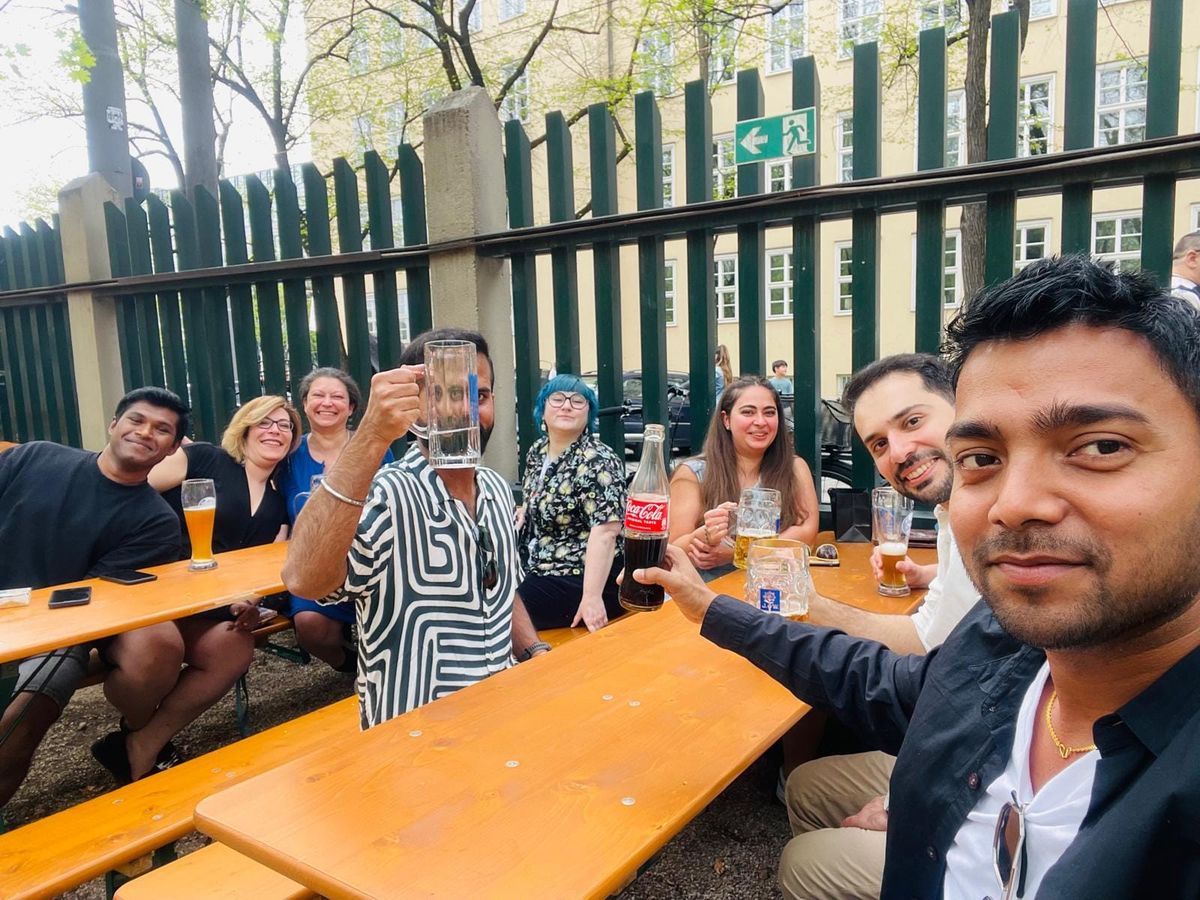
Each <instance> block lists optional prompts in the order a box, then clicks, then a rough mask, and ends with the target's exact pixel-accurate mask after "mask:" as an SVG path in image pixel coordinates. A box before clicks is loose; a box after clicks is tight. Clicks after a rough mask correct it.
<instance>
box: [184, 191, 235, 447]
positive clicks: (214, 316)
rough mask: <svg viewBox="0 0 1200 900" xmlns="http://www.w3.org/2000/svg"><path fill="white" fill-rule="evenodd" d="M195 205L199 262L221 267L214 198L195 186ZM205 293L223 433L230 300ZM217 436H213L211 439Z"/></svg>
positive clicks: (216, 290) (229, 386)
mask: <svg viewBox="0 0 1200 900" xmlns="http://www.w3.org/2000/svg"><path fill="white" fill-rule="evenodd" d="M192 193H193V196H194V197H195V205H196V236H197V246H198V247H199V250H200V265H201V266H202V267H204V268H219V267H220V266H221V258H222V254H221V217H220V213H219V212H218V211H217V198H216V197H214V196H213V195H212V194H211V193H209V191H208V189H207V188H205V187H203V186H201V185H197V186H196V187H195V188H194V189H193V192H192ZM203 295H204V314H205V320H204V332H205V336H206V337H207V338H208V342H209V343H208V353H209V354H210V363H209V365H210V370H209V372H210V376H211V377H212V379H213V384H212V392H213V399H214V401H215V403H216V424H217V432H218V433H223V432H224V431H225V426H226V425H227V424H229V420H230V419H231V418H233V413H234V410H235V409H237V394H236V388H235V385H234V379H233V339H232V338H231V336H230V334H229V300H228V298H227V297H226V294H225V287H224V286H223V285H222V286H217V287H208V288H204V290H203ZM214 439H216V438H214Z"/></svg>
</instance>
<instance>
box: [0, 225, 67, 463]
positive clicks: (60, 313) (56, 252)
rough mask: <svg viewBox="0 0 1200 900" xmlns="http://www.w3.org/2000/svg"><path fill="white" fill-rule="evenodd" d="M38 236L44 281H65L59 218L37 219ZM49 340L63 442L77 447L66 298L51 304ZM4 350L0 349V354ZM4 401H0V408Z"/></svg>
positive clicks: (57, 282) (59, 282)
mask: <svg viewBox="0 0 1200 900" xmlns="http://www.w3.org/2000/svg"><path fill="white" fill-rule="evenodd" d="M37 230H38V239H39V240H40V241H41V244H42V249H43V255H44V258H45V262H46V277H47V279H48V280H47V282H46V283H47V284H62V283H63V282H64V281H65V280H66V276H65V275H64V274H63V259H62V233H61V232H60V231H59V227H58V217H57V216H55V217H54V224H53V225H48V224H46V222H45V221H44V220H43V219H38V222H37ZM50 328H51V341H52V343H53V346H54V352H55V353H56V354H57V357H58V369H59V373H60V378H61V390H62V397H61V408H62V411H63V419H64V427H65V429H66V438H65V440H66V442H67V443H68V444H70V445H71V446H72V447H79V446H81V445H82V443H83V440H82V436H81V434H80V427H79V401H78V394H76V393H75V361H74V358H73V350H72V347H71V323H70V321H69V320H68V318H67V304H66V302H65V301H63V300H60V301H59V302H56V303H53V304H51V307H50ZM2 352H3V350H2V349H0V353H2ZM4 405H5V404H4V403H3V401H2V400H0V408H2V407H3V406H4Z"/></svg>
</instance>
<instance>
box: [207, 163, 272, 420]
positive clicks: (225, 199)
mask: <svg viewBox="0 0 1200 900" xmlns="http://www.w3.org/2000/svg"><path fill="white" fill-rule="evenodd" d="M217 191H218V193H219V194H220V195H221V226H222V230H223V231H224V233H225V263H226V264H227V265H230V266H240V265H245V264H246V263H248V262H249V261H250V257H249V255H248V254H247V253H246V207H245V205H244V204H243V203H242V197H241V195H240V194H239V193H238V192H237V188H235V187H234V186H233V184H232V183H231V182H229V181H227V180H225V179H221V182H220V184H218V185H217ZM229 318H230V320H231V321H232V323H233V356H234V362H235V363H236V364H237V386H238V403H245V402H246V401H247V400H249V399H251V398H253V397H261V396H262V393H263V386H262V374H261V372H262V369H261V363H260V362H259V358H258V344H259V339H258V329H257V327H256V325H255V321H254V295H253V294H252V293H251V290H250V285H248V284H245V283H241V284H231V285H230V286H229Z"/></svg>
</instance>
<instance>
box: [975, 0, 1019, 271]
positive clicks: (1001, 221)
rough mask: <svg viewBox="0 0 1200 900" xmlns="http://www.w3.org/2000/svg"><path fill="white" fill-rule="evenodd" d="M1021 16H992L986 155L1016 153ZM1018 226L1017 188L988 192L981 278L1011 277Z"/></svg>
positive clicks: (1013, 12)
mask: <svg viewBox="0 0 1200 900" xmlns="http://www.w3.org/2000/svg"><path fill="white" fill-rule="evenodd" d="M1020 28H1021V20H1020V14H1019V13H1018V12H1017V10H1015V9H1010V10H1009V11H1008V12H1006V13H1001V14H1000V15H998V16H995V17H994V18H993V19H992V54H991V57H990V60H989V62H990V63H991V72H990V78H989V83H988V108H989V112H988V133H987V156H988V159H989V160H996V159H1012V158H1014V157H1015V156H1016V155H1017V70H1018V67H1019V65H1020V62H1021V37H1020ZM1016 227H1017V192H1016V191H1011V190H1010V191H995V192H993V193H990V194H988V196H987V243H986V247H985V250H984V264H983V280H984V283H985V284H996V283H997V282H1000V281H1004V280H1005V279H1007V278H1011V277H1012V273H1013V238H1014V236H1015V233H1016Z"/></svg>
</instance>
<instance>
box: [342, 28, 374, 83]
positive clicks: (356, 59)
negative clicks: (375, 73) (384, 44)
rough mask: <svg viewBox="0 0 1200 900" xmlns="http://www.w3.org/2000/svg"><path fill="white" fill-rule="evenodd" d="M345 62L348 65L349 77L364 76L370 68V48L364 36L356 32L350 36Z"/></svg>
mask: <svg viewBox="0 0 1200 900" xmlns="http://www.w3.org/2000/svg"><path fill="white" fill-rule="evenodd" d="M346 61H347V62H348V63H349V64H350V74H351V75H365V74H366V73H367V71H368V70H369V69H370V68H371V46H370V45H369V44H368V43H367V39H366V37H365V36H364V35H362V34H359V33H358V32H355V33H354V34H353V35H351V37H350V47H349V48H348V49H347V50H346Z"/></svg>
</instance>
